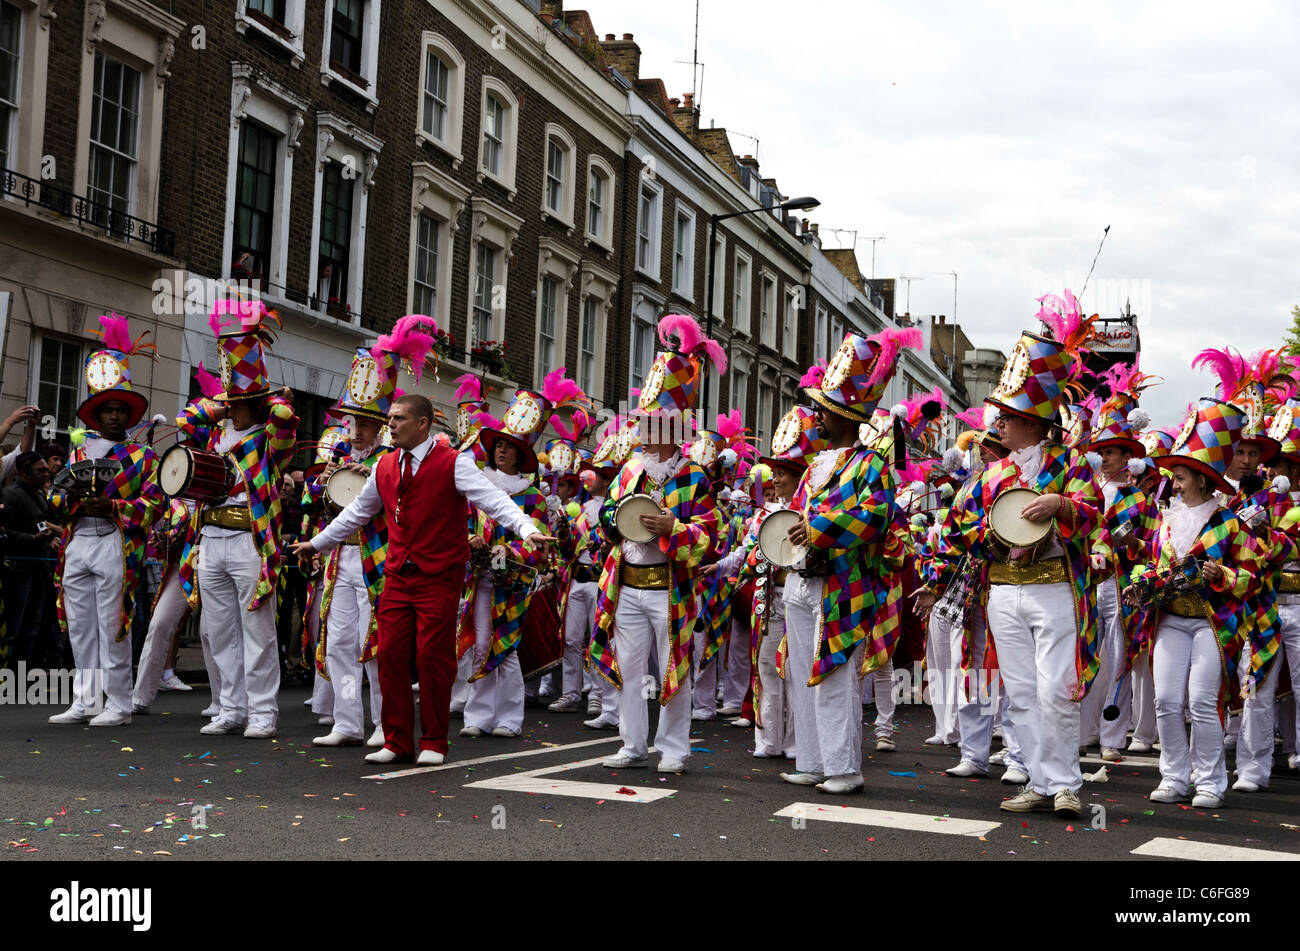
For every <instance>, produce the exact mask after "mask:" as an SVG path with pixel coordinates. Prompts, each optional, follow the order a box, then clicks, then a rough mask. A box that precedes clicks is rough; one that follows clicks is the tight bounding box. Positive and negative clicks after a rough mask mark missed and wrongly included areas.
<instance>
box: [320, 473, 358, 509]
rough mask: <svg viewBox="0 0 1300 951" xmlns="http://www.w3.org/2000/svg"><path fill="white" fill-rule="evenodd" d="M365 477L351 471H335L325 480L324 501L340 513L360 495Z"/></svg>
mask: <svg viewBox="0 0 1300 951" xmlns="http://www.w3.org/2000/svg"><path fill="white" fill-rule="evenodd" d="M365 485H366V477H365V476H363V475H362V474H361V473H360V472H353V471H352V470H351V469H335V470H334V471H333V472H331V473H330V477H329V478H328V479H326V480H325V499H326V501H327V502H329V503H330V505H332V506H334V507H335V508H336V509H338V510H339V511H340V512H341V511H343V510H344V509H345V508H347V507H348V503H349V502H351V501H352V500H353V499H355V498H356V497H357V496H358V495H360V494H361V490H362V489H363V488H365Z"/></svg>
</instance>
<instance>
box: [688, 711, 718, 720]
mask: <svg viewBox="0 0 1300 951" xmlns="http://www.w3.org/2000/svg"><path fill="white" fill-rule="evenodd" d="M716 716H717V714H714V713H704V712H702V711H700V710H696V711H695V712H694V713H692V714H691V719H692V720H694V721H695V722H696V723H707V722H708V721H709V720H712V719H715V718H716Z"/></svg>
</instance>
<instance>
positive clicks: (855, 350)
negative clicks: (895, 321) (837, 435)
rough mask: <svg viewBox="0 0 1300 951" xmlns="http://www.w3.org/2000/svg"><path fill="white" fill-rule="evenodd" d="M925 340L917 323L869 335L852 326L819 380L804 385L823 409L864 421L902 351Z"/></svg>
mask: <svg viewBox="0 0 1300 951" xmlns="http://www.w3.org/2000/svg"><path fill="white" fill-rule="evenodd" d="M922 342H923V338H922V336H921V331H920V330H918V329H916V328H915V327H909V328H907V329H905V330H897V329H895V328H893V327H890V328H887V329H885V330H882V331H881V332H880V333H878V334H874V335H873V336H870V337H864V336H862V334H859V333H856V332H854V331H852V330H850V331H849V332H848V333H847V334H845V335H844V342H843V343H841V344H840V348H839V350H837V351H835V356H833V357H832V358H831V361H830V363H829V364H828V365H827V366H826V371H825V373H824V374H823V375H822V378H821V382H820V384H818V385H816V386H808V385H804V392H805V393H806V394H808V398H809V399H811V400H812V401H813V402H815V403H816V404H817V405H818V406H821V407H822V408H823V409H827V410H830V411H831V412H832V413H835V414H836V415H837V416H842V417H844V418H846V419H851V420H853V421H854V422H858V423H865V422H866V421H867V420H869V419H870V418H871V413H872V411H873V410H874V409H875V408H876V403H878V402H879V401H880V398H881V397H882V396H884V394H885V387H887V386H888V385H889V379H890V377H892V376H893V375H894V369H895V367H897V365H898V353H899V351H900V350H901V349H902V348H903V347H917V348H919V347H920V346H921V345H922Z"/></svg>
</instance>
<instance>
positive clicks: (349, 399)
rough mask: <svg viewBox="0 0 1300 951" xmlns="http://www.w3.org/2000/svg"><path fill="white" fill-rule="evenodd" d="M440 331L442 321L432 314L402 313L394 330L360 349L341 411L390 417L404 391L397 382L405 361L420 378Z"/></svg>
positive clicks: (341, 400)
mask: <svg viewBox="0 0 1300 951" xmlns="http://www.w3.org/2000/svg"><path fill="white" fill-rule="evenodd" d="M437 332H438V324H437V322H436V321H435V320H434V319H433V318H432V317H426V316H425V315H424V314H407V315H406V316H405V317H399V318H398V319H397V322H396V323H394V324H393V329H392V331H391V332H389V333H386V334H383V335H381V336H380V338H379V340H378V341H376V342H375V345H374V346H373V347H371V348H370V349H369V350H364V349H358V350H357V353H356V356H355V357H353V359H352V369H351V371H350V372H349V373H348V380H347V385H346V388H345V392H344V394H343V396H342V397H341V398H340V400H339V403H340V406H339V411H340V412H342V413H347V414H352V415H356V416H369V417H370V418H372V419H379V420H387V419H388V410H389V408H390V407H391V406H392V403H393V400H395V399H396V398H397V397H399V396H401V395H402V391H401V390H400V389H398V386H397V383H398V379H399V377H400V375H401V372H402V367H403V365H405V366H406V367H407V368H408V369H409V370H410V371H411V374H412V375H413V376H414V377H415V379H416V380H419V379H420V376H421V375H422V374H423V373H424V367H425V365H426V364H427V363H428V361H429V354H430V352H432V350H433V340H434V335H435V334H436V333H437ZM435 412H436V411H435ZM437 415H439V416H441V413H438V414H437Z"/></svg>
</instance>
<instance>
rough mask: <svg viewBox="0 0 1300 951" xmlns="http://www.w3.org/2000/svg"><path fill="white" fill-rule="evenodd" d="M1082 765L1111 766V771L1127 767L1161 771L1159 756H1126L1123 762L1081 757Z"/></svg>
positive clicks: (1096, 757)
mask: <svg viewBox="0 0 1300 951" xmlns="http://www.w3.org/2000/svg"><path fill="white" fill-rule="evenodd" d="M1079 762H1080V763H1092V764H1094V765H1096V766H1109V767H1110V769H1112V770H1114V769H1122V768H1123V767H1125V766H1139V767H1142V768H1143V769H1159V768H1160V758H1159V757H1158V756H1130V755H1129V754H1128V753H1125V754H1124V758H1123V759H1121V760H1108V759H1102V758H1101V757H1100V756H1080V757H1079Z"/></svg>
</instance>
